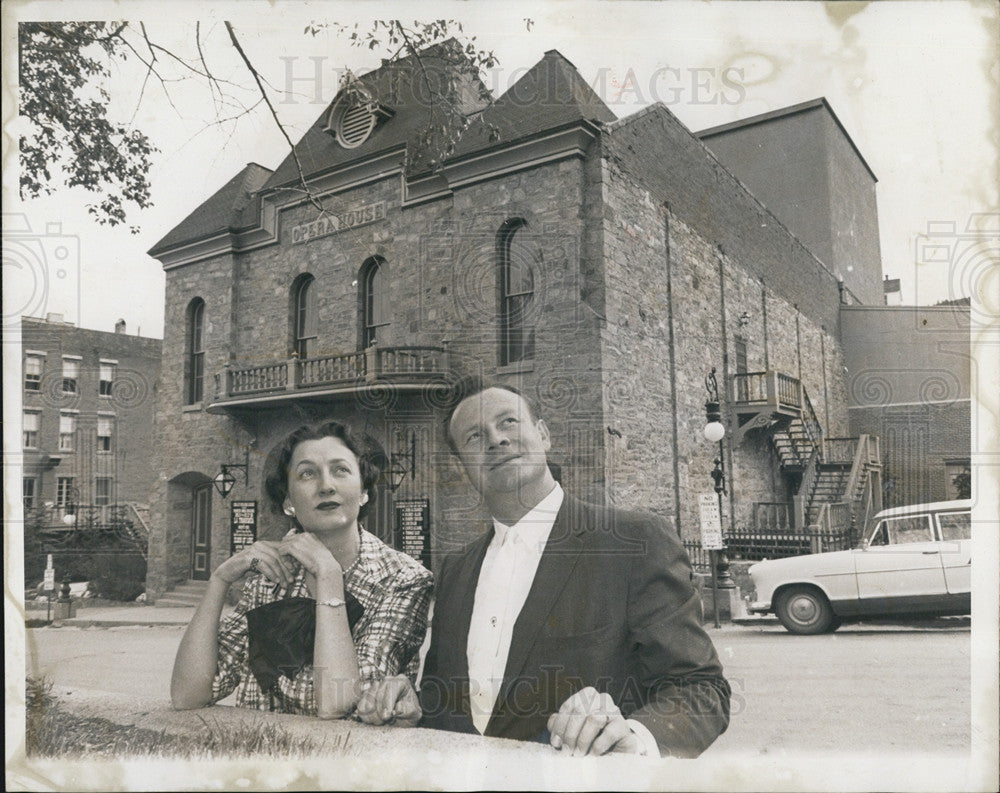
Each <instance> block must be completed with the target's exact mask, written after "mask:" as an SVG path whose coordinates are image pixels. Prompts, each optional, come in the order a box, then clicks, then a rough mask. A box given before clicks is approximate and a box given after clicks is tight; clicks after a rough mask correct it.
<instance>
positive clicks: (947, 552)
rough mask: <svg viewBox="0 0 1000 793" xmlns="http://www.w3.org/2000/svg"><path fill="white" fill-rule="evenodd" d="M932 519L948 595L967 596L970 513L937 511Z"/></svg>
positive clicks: (970, 546) (970, 551)
mask: <svg viewBox="0 0 1000 793" xmlns="http://www.w3.org/2000/svg"><path fill="white" fill-rule="evenodd" d="M935 517H936V518H937V524H938V536H939V537H940V538H941V563H942V566H943V567H944V582H945V586H946V588H947V589H948V594H950V595H964V594H968V593H969V592H971V591H972V513H971V512H969V511H968V510H965V511H957V512H939V513H937V515H936V516H935Z"/></svg>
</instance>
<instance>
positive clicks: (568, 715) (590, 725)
mask: <svg viewBox="0 0 1000 793" xmlns="http://www.w3.org/2000/svg"><path fill="white" fill-rule="evenodd" d="M548 726H549V732H550V733H551V737H550V738H549V742H550V743H551V744H552V745H553V746H554V747H555V748H556V749H561V750H563V751H566V752H569V753H572V755H573V756H574V757H577V756H582V755H587V754H589V755H595V756H600V755H602V754H607V753H608V752H623V753H631V754H639V753H640V752H641V751H642V746H641V745H640V743H639V739H638V738H637V737H636V736H635V734H634V733H633V732H632V730H631V729H630V728H629V726H628V722H627V721H625V717H624V716H622V712H621V711H620V710H618V706H617V705H615V702H614V700H613V699H611V695H610V694H600V693H598V691H597V689H595V688H593V687H591V686H587V688H584V689H582V690H580V691H578V692H577V693H575V694H574V695H573V696H571V697H570V698H569V699H567V700H566V701H565V702H563V704H562V707H560V708H559V712H558V713H553V714H552V715H551V716H549V725H548Z"/></svg>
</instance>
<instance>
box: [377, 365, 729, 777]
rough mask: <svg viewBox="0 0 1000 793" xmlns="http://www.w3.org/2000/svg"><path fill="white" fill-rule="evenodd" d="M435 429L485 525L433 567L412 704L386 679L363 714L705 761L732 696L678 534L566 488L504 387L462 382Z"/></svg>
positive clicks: (542, 430) (524, 408)
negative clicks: (427, 633)
mask: <svg viewBox="0 0 1000 793" xmlns="http://www.w3.org/2000/svg"><path fill="white" fill-rule="evenodd" d="M446 435H447V438H448V442H449V444H450V445H451V448H452V451H453V452H454V453H455V454H456V455H457V456H458V458H459V460H460V462H461V464H462V466H463V467H464V469H465V472H466V474H467V475H468V477H469V481H470V482H471V483H472V485H473V487H475V489H476V490H477V491H478V492H479V493H480V495H481V496H482V497H483V500H484V502H485V504H486V506H487V508H488V509H489V511H490V514H491V515H492V517H493V526H492V530H491V531H488V532H486V533H485V534H484V535H483V536H482V537H481V538H480V539H478V540H476V541H475V542H473V543H472V544H471V545H469V546H468V547H467V548H466V549H465V550H463V551H462V552H461V553H459V554H456V555H454V556H450V557H446V558H445V559H444V561H443V563H442V565H441V569H440V573H439V575H438V578H437V582H436V586H435V590H436V601H435V606H434V618H433V624H432V627H431V645H430V650H429V651H428V654H427V658H426V661H425V665H424V674H423V679H422V683H421V690H420V699H419V705H418V703H417V698H416V695H415V694H414V693H413V692H412V689H410V688H409V685H408V683H407V682H406V681H405V679H401V678H392V679H390V680H388V681H386V682H385V683H383V684H382V685H380V686H378V687H375V688H373V689H372V690H371V691H370V692H369V693H368V695H366V697H364V698H363V700H362V702H361V703H360V704H359V710H361V711H362V712H365V713H367V714H372V713H374V714H375V715H376V719H375V721H379V720H381V721H384V722H389V721H395V723H414V722H415V721H416V720H417V719H418V718H420V716H421V714H422V717H423V718H422V724H423V725H425V726H429V727H436V728H439V729H449V730H456V731H462V732H473V731H476V732H479V733H482V734H484V735H490V736H496V737H502V738H515V739H521V740H547V741H548V742H550V743H551V744H552V746H554V747H556V748H557V749H561V750H563V751H567V752H570V753H572V754H574V755H576V754H592V755H600V754H604V753H607V752H631V753H636V754H653V755H656V754H658V753H662V754H673V755H679V756H684V757H695V756H697V755H698V754H700V753H701V752H702V751H704V750H705V748H707V747H708V746H709V745H710V744H711V743H712V741H714V740H715V738H716V737H717V736H718V735H719V734H721V733H722V732H723V730H725V729H726V726H727V725H728V723H729V696H730V689H729V684H728V683H727V682H726V680H725V679H724V678H723V676H722V667H721V665H720V664H719V659H718V656H717V655H716V652H715V648H714V647H713V645H712V642H711V640H710V639H709V638H708V636H707V635H706V634H705V632H704V630H702V628H701V624H700V619H699V617H700V608H699V601H698V597H697V595H696V593H695V591H694V588H693V586H692V584H691V568H690V564H689V562H688V559H687V556H686V554H685V552H684V550H683V548H682V546H681V544H680V542H679V540H678V538H677V537H676V536H675V535H673V534H672V533H671V532H669V531H668V530H667V528H666V526H665V525H664V524H663V522H662V521H660V520H659V519H657V518H655V517H653V516H651V515H642V514H637V513H627V512H623V511H619V510H615V509H609V508H603V507H597V506H592V505H588V504H583V503H581V502H579V501H577V500H576V499H574V498H572V497H571V496H569V495H567V494H565V493H564V492H563V490H562V488H561V487H560V485H559V484H557V483H556V481H555V480H554V479H553V477H552V474H551V472H550V469H549V467H548V464H547V459H546V452H547V451H548V449H549V446H550V442H549V432H548V428H547V427H546V426H545V422H544V421H542V420H541V419H539V418H536V416H535V414H534V412H533V411H532V409H531V406H530V405H529V404H528V402H527V400H526V399H525V398H524V396H523V395H521V394H520V393H519V392H518V391H516V390H515V389H512V388H510V387H508V386H503V385H495V386H490V385H487V384H485V383H483V382H482V381H480V380H478V379H472V378H468V379H465V380H463V381H462V382H461V383H459V384H458V386H457V388H456V398H455V400H454V403H453V407H452V410H451V411H450V413H449V415H448V416H447V418H446Z"/></svg>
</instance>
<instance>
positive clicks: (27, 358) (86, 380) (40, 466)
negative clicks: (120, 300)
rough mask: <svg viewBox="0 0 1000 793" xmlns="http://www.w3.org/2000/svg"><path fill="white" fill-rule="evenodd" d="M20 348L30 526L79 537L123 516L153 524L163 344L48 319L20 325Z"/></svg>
mask: <svg viewBox="0 0 1000 793" xmlns="http://www.w3.org/2000/svg"><path fill="white" fill-rule="evenodd" d="M21 345H22V353H21V354H22V372H23V384H22V389H23V390H22V404H23V416H22V427H23V433H22V444H21V445H22V453H23V461H24V468H23V471H24V473H23V476H22V480H21V495H22V501H23V504H24V513H25V520H26V523H29V524H34V525H37V527H38V528H41V529H65V528H68V527H70V526H79V527H80V528H83V527H84V525H85V524H88V523H89V524H93V525H106V524H108V523H109V521H110V520H111V519H112V517H113V515H114V514H115V513H116V512H120V511H121V510H126V511H127V513H128V514H127V516H126V517H127V519H129V520H132V521H136V520H139V519H141V518H144V517H145V516H147V515H148V509H149V505H150V501H151V498H152V495H153V489H154V483H155V480H156V477H157V475H158V473H159V471H158V469H157V466H156V462H155V460H156V456H155V455H154V454H152V453H151V449H152V441H153V404H154V398H155V395H156V382H157V378H158V377H159V369H160V346H161V342H160V340H159V339H151V338H145V337H140V336H133V335H129V334H128V333H126V329H125V323H124V321H120V322H119V323H118V325H117V326H116V331H115V332H114V333H108V332H105V331H99V330H90V329H87V328H78V327H76V326H75V325H74V324H73V323H70V322H64V321H63V320H62V317H61V316H60V315H49V316H48V317H47V318H45V319H41V318H35V317H23V318H22V320H21ZM136 513H138V515H139V517H137V515H136ZM67 515H72V516H73V518H70V519H67Z"/></svg>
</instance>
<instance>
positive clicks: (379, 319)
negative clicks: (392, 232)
mask: <svg viewBox="0 0 1000 793" xmlns="http://www.w3.org/2000/svg"><path fill="white" fill-rule="evenodd" d="M361 308H362V318H363V322H362V326H363V327H362V333H361V347H362V349H364V348H365V347H371V346H372V345H373V344H378V343H379V341H380V338H379V336H380V335H382V336H383V337H384V335H385V334H384V332H383V331H384V329H385V328H387V327H388V326H389V317H390V312H389V264H388V263H387V262H386V260H385V259H383V258H382V257H381V256H372V257H371V258H370V259H368V260H367V261H365V263H364V264H363V265H361Z"/></svg>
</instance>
